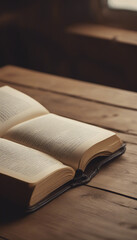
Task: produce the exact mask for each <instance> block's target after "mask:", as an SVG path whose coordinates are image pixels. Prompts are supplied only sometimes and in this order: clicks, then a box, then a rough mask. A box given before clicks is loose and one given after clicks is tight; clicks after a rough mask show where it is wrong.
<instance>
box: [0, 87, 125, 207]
mask: <svg viewBox="0 0 137 240" xmlns="http://www.w3.org/2000/svg"><path fill="white" fill-rule="evenodd" d="M124 151H125V145H124V144H123V142H122V141H121V140H120V139H119V137H118V136H117V135H116V134H115V133H113V132H112V131H108V130H105V129H102V128H99V127H96V126H92V125H89V124H85V123H82V122H78V121H75V120H72V119H68V118H65V117H61V116H58V115H55V114H52V113H49V111H48V110H47V109H46V108H44V107H43V106H42V105H41V104H40V103H38V102H37V101H35V100H34V99H32V98H31V97H29V96H27V95H25V94H24V93H21V92H19V91H17V90H15V89H13V88H11V87H8V86H4V87H1V88H0V196H2V197H4V198H7V199H9V200H10V201H13V202H16V203H17V204H19V205H21V206H22V207H24V208H26V209H29V211H33V210H35V209H37V208H38V207H40V206H42V205H43V204H45V203H47V202H49V201H50V200H52V199H54V198H55V197H57V196H58V195H60V194H61V193H63V192H64V191H66V190H67V189H69V188H71V187H74V186H77V185H80V184H83V183H86V182H87V181H89V180H90V179H91V178H92V177H93V176H94V175H95V174H96V173H97V171H98V169H99V168H100V167H101V166H102V165H103V164H104V163H106V162H108V161H110V160H111V159H113V158H115V157H117V156H119V155H120V154H122V153H123V152H124Z"/></svg>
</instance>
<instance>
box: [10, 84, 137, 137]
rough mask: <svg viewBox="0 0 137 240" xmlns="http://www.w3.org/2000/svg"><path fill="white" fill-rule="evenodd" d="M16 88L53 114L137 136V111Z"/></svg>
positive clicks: (36, 90) (30, 89)
mask: <svg viewBox="0 0 137 240" xmlns="http://www.w3.org/2000/svg"><path fill="white" fill-rule="evenodd" d="M9 85H10V84H9ZM10 86H14V85H10ZM15 88H16V89H18V90H20V91H23V92H24V93H26V94H28V95H29V96H31V97H33V98H34V99H36V100H37V101H39V102H40V103H41V104H42V105H43V106H45V107H46V108H47V109H48V110H49V111H50V112H52V113H55V114H59V115H62V116H65V117H70V118H72V119H77V120H79V121H82V122H86V123H88V124H94V125H97V126H100V127H104V128H107V129H112V130H116V131H120V132H123V133H128V134H133V135H137V111H134V110H129V109H121V108H119V107H114V106H108V105H104V104H103V103H102V104H101V103H95V102H91V101H87V100H82V99H77V98H74V97H70V96H66V95H60V94H57V93H51V92H47V91H41V90H38V89H32V88H27V87H21V86H15Z"/></svg>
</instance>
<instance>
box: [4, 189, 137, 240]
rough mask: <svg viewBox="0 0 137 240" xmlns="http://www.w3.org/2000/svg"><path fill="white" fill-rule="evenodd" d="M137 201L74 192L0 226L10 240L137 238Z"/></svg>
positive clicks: (98, 192)
mask: <svg viewBox="0 0 137 240" xmlns="http://www.w3.org/2000/svg"><path fill="white" fill-rule="evenodd" d="M136 209H137V201H135V200H133V199H128V198H125V197H122V196H118V195H114V194H112V193H109V192H104V191H101V190H98V189H93V188H89V187H86V186H81V187H78V188H75V189H71V190H70V191H68V192H66V193H65V194H63V195H62V196H60V197H59V198H57V199H55V200H54V201H52V202H51V203H49V204H48V205H46V206H44V207H43V208H41V209H40V210H39V211H37V212H35V213H33V214H31V215H28V216H25V217H24V218H20V219H18V220H14V221H12V220H11V222H5V223H3V224H1V225H0V235H1V236H3V237H6V238H7V239H9V240H13V239H14V240H25V239H33V240H37V239H39V240H45V239H64V237H65V239H97V240H99V239H100V240H101V239H102V240H103V239H119V240H120V239H123V240H127V239H129V240H131V239H132V240H134V239H136V238H137V213H136V211H137V210H136Z"/></svg>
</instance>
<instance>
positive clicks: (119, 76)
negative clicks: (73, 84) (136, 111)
mask: <svg viewBox="0 0 137 240" xmlns="http://www.w3.org/2000/svg"><path fill="white" fill-rule="evenodd" d="M93 2H95V1H93ZM0 6H1V7H0V66H4V65H6V64H13V65H17V66H22V67H26V68H30V69H35V70H39V71H43V72H47V73H52V74H57V75H62V76H66V77H72V78H76V79H80V80H84V81H90V82H95V83H100V84H104V85H109V86H113V87H120V88H123V89H129V90H133V91H137V81H136V78H137V70H136V68H137V67H136V65H137V57H136V56H137V47H136V45H135V44H134V45H133V46H132V44H122V43H117V42H115V41H108V40H106V39H100V38H96V37H89V36H88V35H87V36H86V35H84V36H83V35H81V34H77V35H75V34H72V33H71V32H69V33H68V32H67V31H66V30H67V28H68V26H70V25H73V24H76V23H77V24H78V23H85V24H86V23H94V22H95V16H94V11H93V9H92V11H91V6H92V5H91V0H86V1H85V0H75V1H73V0H69V1H62V0H46V1H44V0H39V1H38V0H33V1H32V0H29V1H27V0H26V1H17V0H16V1H9V0H5V1H2V2H1V3H0Z"/></svg>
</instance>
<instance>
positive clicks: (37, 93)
mask: <svg viewBox="0 0 137 240" xmlns="http://www.w3.org/2000/svg"><path fill="white" fill-rule="evenodd" d="M3 85H4V83H1V82H0V86H3ZM8 85H9V86H11V87H13V88H16V89H18V90H19V91H22V92H24V93H26V94H28V95H29V96H31V97H33V98H34V99H36V100H37V101H39V102H40V103H41V104H43V106H45V107H47V108H48V109H51V107H52V108H53V107H54V109H52V110H53V111H52V112H53V113H56V114H59V113H60V112H59V111H60V106H59V107H56V103H57V102H58V101H59V100H58V101H54V103H53V106H52V103H50V100H51V98H52V96H55V95H56V94H51V93H49V92H47V91H45V90H44V91H41V90H36V89H33V90H31V89H30V88H27V87H20V86H17V85H16V84H14V83H13V84H11V83H10V84H8ZM47 96H50V97H49V98H48V102H47ZM56 97H58V95H56ZM60 97H62V101H61V103H60V104H61V105H62V102H64V96H62V95H61V96H60ZM60 97H59V98H60ZM68 99H69V97H68ZM74 101H75V98H74ZM86 104H87V101H85V107H86ZM93 105H94V104H93ZM95 105H96V104H95ZM73 107H74V104H73ZM79 107H80V106H79ZM65 109H66V107H65V106H64V108H63V106H62V110H61V113H60V115H62V116H63V115H64V113H65ZM76 113H77V112H76ZM87 114H88V113H87ZM87 114H85V112H84V116H85V118H84V119H83V122H87ZM65 116H66V117H70V118H74V116H73V115H71V114H70V113H69V114H67V113H65ZM106 118H107V115H106ZM123 118H124V117H123ZM75 119H76V120H80V119H79V114H78V115H77V114H75ZM88 123H89V124H94V125H97V122H96V119H95V121H94V119H90V121H89V122H88ZM129 125H130V122H129ZM98 126H102V118H100V122H99V124H98ZM104 127H105V128H108V126H107V124H106V125H105V126H104ZM112 130H113V131H115V132H116V133H117V134H118V135H119V137H120V138H121V139H123V141H125V142H127V143H133V144H135V145H137V138H136V134H135V135H132V133H131V134H129V133H128V134H126V133H124V132H119V131H117V130H115V129H114V128H112Z"/></svg>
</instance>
